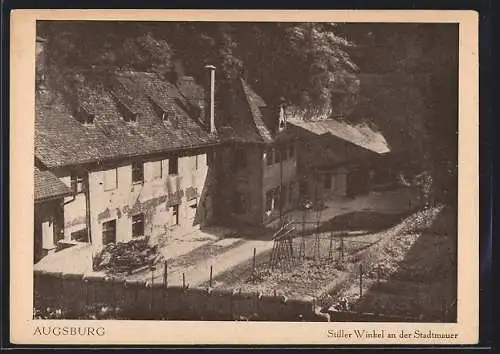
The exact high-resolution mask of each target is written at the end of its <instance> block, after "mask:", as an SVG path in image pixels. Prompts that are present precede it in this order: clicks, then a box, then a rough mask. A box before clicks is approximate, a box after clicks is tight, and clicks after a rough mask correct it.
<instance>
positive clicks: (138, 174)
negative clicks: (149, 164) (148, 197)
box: [132, 162, 144, 183]
mask: <svg viewBox="0 0 500 354" xmlns="http://www.w3.org/2000/svg"><path fill="white" fill-rule="evenodd" d="M142 182H144V164H143V163H142V162H133V163H132V183H142Z"/></svg>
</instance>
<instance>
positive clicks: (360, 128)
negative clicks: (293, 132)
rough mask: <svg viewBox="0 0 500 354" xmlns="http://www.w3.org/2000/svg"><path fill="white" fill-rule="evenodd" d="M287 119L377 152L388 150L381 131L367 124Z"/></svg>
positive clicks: (312, 130) (308, 129)
mask: <svg viewBox="0 0 500 354" xmlns="http://www.w3.org/2000/svg"><path fill="white" fill-rule="evenodd" d="M287 121H288V123H289V124H292V125H294V126H296V127H299V128H302V129H305V130H307V131H308V132H310V133H313V134H316V135H329V134H330V135H333V136H335V137H337V138H339V139H342V140H345V141H348V142H350V143H352V144H354V145H357V146H359V147H362V148H364V149H367V150H370V151H373V152H375V153H377V154H385V153H387V152H389V151H390V148H389V144H388V143H387V141H386V139H385V137H384V136H383V135H382V133H380V132H377V131H375V130H373V129H372V128H370V127H369V126H368V125H367V124H358V125H352V124H349V123H347V122H345V121H339V120H335V119H319V120H304V119H301V118H299V117H288V118H287Z"/></svg>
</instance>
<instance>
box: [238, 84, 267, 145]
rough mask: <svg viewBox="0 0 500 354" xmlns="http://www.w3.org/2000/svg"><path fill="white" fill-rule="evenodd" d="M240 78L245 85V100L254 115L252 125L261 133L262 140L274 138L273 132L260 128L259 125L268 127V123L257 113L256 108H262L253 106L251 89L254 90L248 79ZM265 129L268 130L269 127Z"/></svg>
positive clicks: (243, 85)
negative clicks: (247, 81)
mask: <svg viewBox="0 0 500 354" xmlns="http://www.w3.org/2000/svg"><path fill="white" fill-rule="evenodd" d="M240 80H241V84H242V87H243V93H244V94H245V101H246V102H247V104H248V107H249V109H250V115H251V116H252V125H253V126H254V127H255V131H256V132H257V134H258V135H259V138H260V139H261V140H262V141H266V140H272V136H271V133H270V132H269V131H267V132H265V131H262V129H260V128H259V126H261V127H266V125H265V123H264V120H263V119H262V117H258V116H257V115H256V114H255V108H256V109H259V111H260V108H259V107H253V103H252V102H251V101H250V98H249V91H252V92H253V90H252V89H251V88H250V86H249V85H248V84H247V83H246V81H245V80H244V79H243V78H240ZM261 99H262V98H261ZM262 101H264V100H262ZM256 120H258V121H259V124H257V122H256ZM265 129H266V130H268V129H267V127H266V128H265ZM267 135H268V136H267ZM265 136H266V137H265Z"/></svg>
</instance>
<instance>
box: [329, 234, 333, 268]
mask: <svg viewBox="0 0 500 354" xmlns="http://www.w3.org/2000/svg"><path fill="white" fill-rule="evenodd" d="M332 252H333V231H330V249H329V251H328V260H329V261H331V260H332V258H333V253H332Z"/></svg>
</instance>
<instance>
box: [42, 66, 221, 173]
mask: <svg viewBox="0 0 500 354" xmlns="http://www.w3.org/2000/svg"><path fill="white" fill-rule="evenodd" d="M76 100H77V101H78V102H79V104H80V105H81V106H82V107H83V108H84V109H85V110H86V111H88V112H89V113H91V114H94V117H95V118H94V123H93V124H90V125H85V124H82V123H80V122H79V121H77V120H76V119H75V117H74V116H73V108H72V107H71V105H70V102H69V101H68V100H65V99H63V98H62V97H61V96H60V95H57V94H55V92H51V91H49V92H41V93H40V94H39V95H37V100H36V119H35V127H36V133H35V154H36V156H37V158H39V159H40V161H41V162H42V163H43V164H44V165H45V166H47V167H49V168H52V167H58V166H65V165H73V164H82V163H89V162H96V161H104V160H109V159H116V158H123V157H133V156H143V155H147V154H152V153H161V152H167V151H175V150H181V149H189V148H198V147H206V146H211V145H213V144H216V143H218V141H219V139H218V137H217V135H216V134H213V133H209V132H208V130H207V129H206V128H205V127H204V126H203V123H202V122H201V117H203V109H204V107H203V106H202V105H203V102H204V90H203V88H201V87H200V86H198V85H196V83H195V82H194V81H193V80H190V79H187V78H184V79H181V80H180V83H179V85H174V84H172V83H169V82H166V81H163V80H161V79H159V78H158V77H157V76H156V75H154V74H151V73H145V72H132V71H128V72H121V73H117V74H116V75H115V80H114V82H113V84H112V86H111V87H107V88H104V87H103V86H98V85H90V84H84V85H81V87H79V89H78V92H76ZM154 102H156V103H159V105H158V106H160V107H161V108H162V109H165V110H166V112H165V113H166V116H167V120H166V121H162V117H161V114H159V113H158V111H157V108H156V107H155V104H154ZM200 106H201V107H200ZM124 110H125V111H126V110H131V111H133V112H134V113H138V114H139V116H138V118H137V122H126V121H125V120H124V119H123V115H124Z"/></svg>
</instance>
